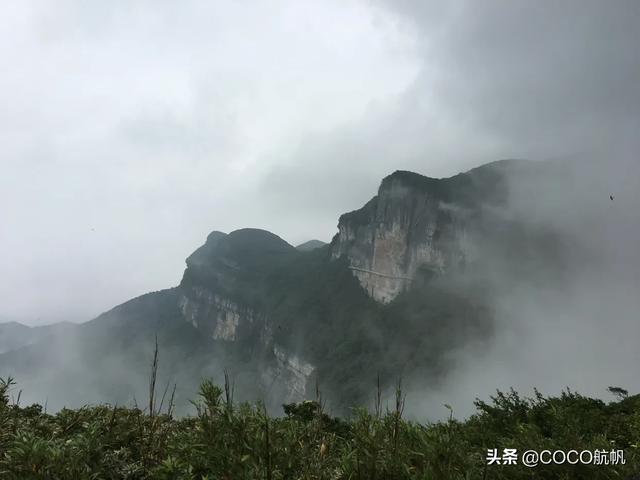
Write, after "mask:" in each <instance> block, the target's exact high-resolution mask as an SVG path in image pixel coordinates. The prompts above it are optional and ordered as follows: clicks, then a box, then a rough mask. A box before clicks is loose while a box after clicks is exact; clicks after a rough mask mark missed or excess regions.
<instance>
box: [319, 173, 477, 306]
mask: <svg viewBox="0 0 640 480" xmlns="http://www.w3.org/2000/svg"><path fill="white" fill-rule="evenodd" d="M447 187H448V186H447V185H446V184H445V182H443V181H442V180H436V179H432V178H428V177H423V176H421V175H418V174H415V173H410V172H396V173H394V174H392V175H390V176H388V177H387V178H385V179H384V180H383V182H382V184H381V185H380V189H379V190H378V195H377V196H376V197H374V198H373V199H372V200H371V201H369V203H367V204H366V205H365V206H364V207H363V208H361V209H360V210H356V211H354V212H350V213H347V214H345V215H342V216H341V217H340V220H339V223H338V234H337V235H336V236H335V237H334V239H333V242H332V244H331V255H332V257H333V258H338V257H341V256H346V257H347V258H348V259H349V264H350V267H349V268H350V269H351V270H352V272H353V274H354V275H355V276H356V277H357V278H358V280H359V281H360V284H361V285H362V287H363V288H364V289H365V290H366V291H367V293H368V294H369V295H370V296H371V297H372V298H374V299H375V300H377V301H379V302H382V303H387V302H390V301H391V300H393V299H394V298H396V297H397V296H398V295H399V294H400V293H401V292H402V291H403V290H406V289H407V288H409V287H410V285H411V284H412V282H414V281H415V280H416V279H417V277H418V276H422V275H437V274H439V273H442V272H444V271H446V270H450V269H457V268H464V265H465V263H466V262H467V261H468V260H469V259H470V257H472V256H473V253H474V252H473V243H472V241H471V240H470V238H469V236H470V230H469V229H470V215H471V213H472V212H471V211H469V210H468V209H467V208H466V207H465V206H463V205H459V204H458V203H456V202H454V203H451V202H450V199H451V192H449V191H448V189H447Z"/></svg>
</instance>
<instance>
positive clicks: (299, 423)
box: [0, 379, 640, 480]
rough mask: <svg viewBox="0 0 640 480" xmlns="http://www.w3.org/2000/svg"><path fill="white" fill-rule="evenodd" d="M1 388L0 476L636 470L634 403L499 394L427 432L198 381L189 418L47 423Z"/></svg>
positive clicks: (404, 475) (51, 418) (88, 414)
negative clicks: (533, 462) (492, 459)
mask: <svg viewBox="0 0 640 480" xmlns="http://www.w3.org/2000/svg"><path fill="white" fill-rule="evenodd" d="M15 393H16V392H15V387H14V383H13V381H12V380H11V379H9V380H7V381H0V478H3V479H4V478H7V479H123V478H127V479H198V480H201V479H234V480H235V479H273V480H275V479H361V480H375V479H378V480H394V479H438V480H450V479H451V480H453V479H456V480H458V479H459V480H462V479H487V478H490V479H499V480H502V479H520V478H522V479H529V478H536V479H567V480H568V479H594V480H598V479H612V478H627V477H629V476H631V475H633V474H634V473H636V472H638V470H639V469H640V464H639V457H638V454H637V449H638V444H639V441H640V396H637V395H636V396H631V397H627V398H624V399H621V400H618V401H615V402H612V403H608V404H607V403H605V402H602V401H601V400H596V399H592V398H587V397H584V396H581V395H579V394H577V393H574V392H571V391H569V390H567V391H566V392H563V393H562V395H560V396H559V397H544V396H542V395H541V394H539V393H537V392H536V395H535V398H532V399H529V398H522V397H520V396H519V395H518V394H517V393H516V392H514V391H510V392H507V393H503V392H497V394H496V395H495V396H494V397H493V398H492V399H491V402H483V401H476V406H477V409H478V410H477V413H476V414H475V415H473V416H472V417H470V418H469V419H468V420H466V421H458V420H455V419H453V418H452V417H450V418H449V419H448V420H446V421H443V422H438V423H434V424H419V423H415V422H410V421H406V420H404V419H403V418H402V407H403V403H402V402H403V397H402V392H398V402H397V405H396V408H395V409H394V411H391V412H387V413H386V414H384V415H379V414H372V413H370V412H368V411H367V410H365V409H358V410H356V411H355V413H354V415H353V416H352V418H351V419H350V420H348V421H347V420H341V419H336V418H331V417H329V416H328V415H327V414H325V413H324V412H323V411H322V407H321V404H320V403H318V402H313V401H306V402H302V403H299V404H288V405H285V406H284V410H285V413H286V416H285V417H281V418H274V417H269V416H267V415H266V414H265V410H264V407H263V406H262V405H260V404H257V405H250V404H240V405H233V404H232V403H230V402H229V401H228V398H225V397H224V390H223V389H222V388H220V387H218V386H217V385H215V384H214V383H212V382H210V381H205V382H203V383H202V385H201V388H200V393H199V399H198V400H197V401H195V402H194V405H195V407H196V412H197V414H196V416H192V417H183V418H173V417H172V416H171V415H170V414H167V413H162V412H159V413H158V412H156V413H155V414H154V415H149V414H148V412H145V411H141V410H140V409H137V408H122V407H117V406H108V405H102V406H92V407H83V408H80V409H76V410H69V409H63V410H61V411H59V412H58V413H57V414H55V415H51V414H47V413H44V412H43V409H42V408H41V407H40V406H39V405H32V406H29V407H20V406H19V405H17V404H16V403H14V401H12V397H13V394H15ZM493 448H497V449H498V450H499V451H501V449H502V448H516V449H518V451H519V452H522V451H524V450H529V449H532V450H543V449H548V450H552V451H553V450H556V449H560V450H565V451H566V450H569V449H576V450H579V451H580V450H596V449H604V450H607V451H610V450H611V449H624V451H625V455H626V463H625V464H624V465H615V466H612V465H608V466H606V465H600V466H590V465H573V466H570V465H560V466H559V465H549V466H544V465H541V466H538V467H536V468H533V469H531V468H526V467H524V466H522V465H519V464H518V465H491V466H487V465H486V463H487V462H486V455H487V449H493Z"/></svg>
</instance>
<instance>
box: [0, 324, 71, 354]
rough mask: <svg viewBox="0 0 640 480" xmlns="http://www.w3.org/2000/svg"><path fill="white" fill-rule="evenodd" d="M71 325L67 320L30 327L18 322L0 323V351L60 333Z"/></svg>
mask: <svg viewBox="0 0 640 480" xmlns="http://www.w3.org/2000/svg"><path fill="white" fill-rule="evenodd" d="M73 327H74V325H73V324H72V323H68V322H59V323H54V324H50V325H40V326H37V327H30V326H28V325H24V324H22V323H19V322H4V323H0V353H5V352H9V351H11V350H15V349H17V348H20V347H23V346H25V345H30V344H32V343H36V342H40V341H42V340H44V339H46V338H48V337H50V336H52V335H62V334H64V333H65V332H67V331H68V330H70V329H72V328H73Z"/></svg>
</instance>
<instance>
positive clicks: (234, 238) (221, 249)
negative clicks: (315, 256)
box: [178, 229, 314, 401]
mask: <svg viewBox="0 0 640 480" xmlns="http://www.w3.org/2000/svg"><path fill="white" fill-rule="evenodd" d="M295 253H296V250H295V249H294V248H293V247H292V246H291V245H289V244H288V243H286V242H285V241H284V240H282V239H281V238H279V237H277V236H276V235H274V234H272V233H269V232H266V231H264V230H257V229H244V230H238V231H235V232H232V233H230V234H229V235H226V234H224V233H221V232H212V233H211V234H210V235H209V236H208V237H207V241H206V243H205V244H204V245H203V246H201V247H200V248H198V249H197V250H196V251H195V252H194V253H193V254H192V255H191V256H189V258H188V259H187V270H186V272H185V276H184V278H183V281H182V283H181V285H180V287H179V288H180V296H179V300H178V307H179V309H180V312H181V314H182V316H183V318H184V320H185V321H187V322H189V323H190V324H191V325H192V326H193V327H194V328H196V329H198V330H199V331H201V332H202V333H203V334H204V335H206V336H208V337H209V338H212V339H213V340H218V341H226V342H244V343H245V344H250V345H252V348H253V351H254V352H255V354H256V355H257V356H259V357H260V358H264V359H266V361H264V362H260V364H259V366H260V368H261V369H262V371H261V375H260V376H261V379H262V383H263V385H262V387H263V388H264V390H266V391H268V392H270V394H272V395H274V396H276V397H278V398H280V399H284V400H285V401H294V400H300V399H303V398H305V394H306V384H307V380H308V379H309V376H310V375H311V373H312V372H313V370H314V367H313V365H311V364H309V363H307V362H305V361H304V360H302V359H301V358H299V357H298V356H297V355H295V354H292V353H290V352H287V351H286V350H285V349H284V348H282V347H280V346H277V345H276V344H275V343H274V341H273V334H272V324H273V323H274V322H273V319H270V318H267V317H266V316H265V315H264V313H263V312H261V311H260V309H259V307H258V308H257V309H256V308H255V307H254V306H252V300H255V299H252V298H251V296H246V290H249V289H251V288H255V280H256V279H257V278H259V277H260V275H261V269H263V268H264V266H263V265H264V264H265V262H266V263H270V262H276V263H277V262H278V261H279V260H280V259H281V258H286V257H287V256H288V255H291V254H295ZM247 280H249V282H248V283H246V282H247Z"/></svg>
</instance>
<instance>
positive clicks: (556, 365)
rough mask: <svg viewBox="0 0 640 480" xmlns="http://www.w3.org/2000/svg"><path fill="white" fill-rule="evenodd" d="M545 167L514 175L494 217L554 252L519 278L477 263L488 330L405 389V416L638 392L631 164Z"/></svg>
mask: <svg viewBox="0 0 640 480" xmlns="http://www.w3.org/2000/svg"><path fill="white" fill-rule="evenodd" d="M541 165H542V164H541ZM545 167H546V168H545V170H546V171H545V172H544V173H543V174H541V175H532V174H528V175H521V174H517V173H515V174H512V175H511V178H510V180H509V198H508V202H507V204H506V206H505V208H504V209H503V210H501V211H499V212H497V215H499V216H501V217H502V218H519V219H524V220H525V221H526V222H527V223H528V224H529V225H530V226H531V227H532V229H533V230H532V231H536V232H538V233H540V232H549V233H552V234H553V235H557V236H558V238H561V239H563V243H562V244H561V245H560V249H559V250H558V251H550V252H546V253H543V254H542V255H539V256H538V258H537V260H535V261H534V263H533V264H531V265H529V267H528V268H527V270H526V275H522V276H521V275H514V274H513V272H514V269H513V268H512V265H506V264H505V262H513V260H516V261H517V258H516V259H513V258H511V257H506V256H503V255H501V253H502V252H501V251H500V250H497V251H496V250H493V251H490V250H484V251H483V252H482V255H486V258H485V260H484V261H483V264H484V266H485V267H487V266H488V268H487V270H486V273H487V276H486V277H483V281H484V282H486V283H487V284H488V285H491V292H492V295H491V298H490V302H491V306H492V310H493V312H494V322H495V324H494V331H493V332H492V335H491V336H490V337H489V339H488V340H483V341H475V342H474V341H472V342H470V344H468V345H465V346H464V348H461V349H456V350H454V351H451V352H450V353H449V360H450V362H451V365H453V369H452V371H450V372H449V373H448V375H447V376H446V378H445V380H444V382H443V383H442V384H429V383H426V384H424V385H413V386H412V388H411V389H410V390H409V392H408V400H407V411H408V412H409V414H410V415H413V416H416V417H424V416H427V417H431V418H443V417H445V416H446V415H448V413H449V412H448V410H447V409H446V408H445V407H444V404H448V405H451V406H452V407H453V409H454V414H455V415H456V416H459V417H465V416H468V415H470V414H471V413H473V411H474V406H473V399H474V398H476V397H479V398H481V399H483V400H488V398H489V396H490V395H492V394H495V392H496V389H500V390H502V391H508V390H509V389H510V388H514V389H515V390H516V391H518V392H519V393H521V394H523V395H527V396H533V395H534V389H537V390H539V391H540V392H542V393H543V394H546V395H558V394H559V393H560V392H561V391H562V390H564V389H566V388H569V389H571V390H572V391H577V392H579V393H581V394H584V395H589V396H594V397H597V398H602V399H604V400H613V398H612V397H611V395H610V394H609V393H607V387H609V386H619V387H622V388H625V389H627V390H629V391H630V392H631V393H637V392H638V391H640V381H639V380H638V378H637V375H636V374H635V369H634V365H637V363H638V361H639V360H640V352H639V351H638V348H637V339H638V338H640V323H639V322H638V312H640V298H639V297H638V292H639V291H640V274H639V272H640V258H639V256H638V252H637V246H638V245H639V244H640V243H639V242H640V212H639V211H638V209H637V208H636V206H637V205H639V204H640V203H639V201H640V198H639V195H640V193H639V192H640V167H639V165H638V164H637V162H636V161H635V159H630V158H622V159H611V160H608V161H598V160H594V159H585V160H583V161H565V162H554V163H548V162H547V164H546V165H545ZM542 171H543V170H541V172H542ZM611 197H613V200H611ZM494 213H495V212H494ZM555 246H556V247H558V244H555ZM538 253H540V252H538ZM505 257H506V258H505ZM518 273H520V272H519V271H518Z"/></svg>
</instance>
